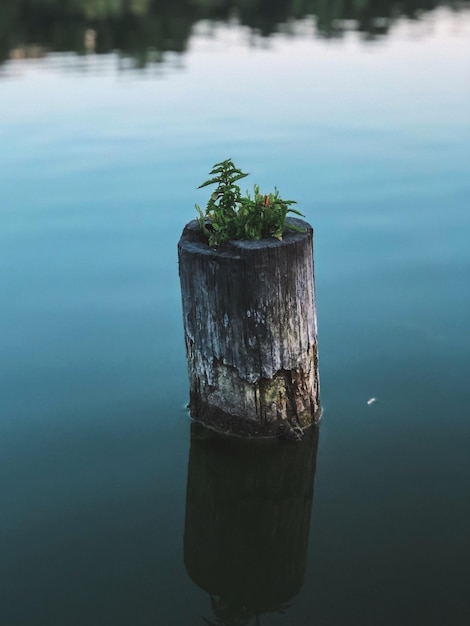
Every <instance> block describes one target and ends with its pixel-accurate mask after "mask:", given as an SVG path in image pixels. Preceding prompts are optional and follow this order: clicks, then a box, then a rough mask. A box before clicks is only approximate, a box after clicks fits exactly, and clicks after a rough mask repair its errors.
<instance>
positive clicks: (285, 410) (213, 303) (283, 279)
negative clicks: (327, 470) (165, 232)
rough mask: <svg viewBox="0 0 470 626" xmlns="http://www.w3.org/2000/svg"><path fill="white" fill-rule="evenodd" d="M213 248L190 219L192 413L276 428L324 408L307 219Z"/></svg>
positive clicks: (185, 264)
mask: <svg viewBox="0 0 470 626" xmlns="http://www.w3.org/2000/svg"><path fill="white" fill-rule="evenodd" d="M289 221H291V222H293V223H295V224H297V225H300V226H302V227H303V228H304V229H305V232H303V233H298V232H295V231H292V230H287V231H286V232H285V234H284V238H283V240H282V241H277V240H276V239H263V240H261V241H232V242H229V243H227V244H226V245H224V246H221V247H220V248H218V249H216V250H214V249H211V248H209V246H208V245H207V244H206V243H205V241H204V239H203V237H202V235H201V231H200V229H199V225H198V223H197V221H196V220H194V221H192V222H190V223H189V224H188V225H187V226H186V227H185V229H184V231H183V234H182V236H181V239H180V241H179V244H178V257H179V271H180V280H181V292H182V304H183V319H184V331H185V341H186V351H187V358H188V372H189V380H190V411H191V415H192V417H193V418H194V419H196V420H198V421H201V422H203V423H205V424H206V425H208V426H210V427H212V428H215V429H216V430H220V431H223V432H230V433H233V434H239V435H253V436H275V435H277V434H279V433H280V432H285V431H286V430H287V431H289V429H293V428H298V427H300V428H305V427H306V426H309V425H310V424H312V423H314V422H316V421H318V419H319V415H320V401H319V376H318V349H317V327H316V312H315V290H314V272H313V229H312V228H311V226H310V225H309V224H307V223H306V222H304V221H302V220H294V219H292V220H289Z"/></svg>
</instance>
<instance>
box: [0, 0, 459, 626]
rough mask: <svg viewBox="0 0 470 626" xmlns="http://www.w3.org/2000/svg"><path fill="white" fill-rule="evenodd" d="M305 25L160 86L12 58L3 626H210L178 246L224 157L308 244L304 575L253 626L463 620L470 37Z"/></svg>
mask: <svg viewBox="0 0 470 626" xmlns="http://www.w3.org/2000/svg"><path fill="white" fill-rule="evenodd" d="M34 4H37V3H34ZM20 5H21V3H2V4H1V7H2V10H5V7H9V10H10V11H13V8H14V10H15V11H16V10H17V7H19V6H20ZM31 6H32V5H31ZM64 6H65V5H64ZM68 6H71V3H68ZM129 6H130V4H129ZM135 6H137V4H136V5H135ZM364 6H365V5H364ZM387 6H388V4H387ZM15 7H16V8H15ZM31 10H33V9H31ZM51 20H52V18H51ZM48 23H49V24H53V23H54V22H53V20H52V21H50V22H48ZM4 24H5V22H4V21H2V28H3V26H4ZM297 26H298V30H297V31H296V35H295V36H287V35H286V34H285V33H280V32H278V33H276V34H274V35H272V36H271V37H269V38H266V39H265V40H264V44H263V45H257V46H250V45H247V43H248V44H249V43H250V39H249V37H247V31H246V29H245V28H243V27H240V26H238V25H236V24H224V23H222V22H219V23H217V24H215V25H213V28H212V30H211V31H210V32H211V37H209V36H208V34H209V31H208V29H207V23H206V22H205V23H199V26H198V27H197V28H196V29H195V31H194V32H193V34H192V35H191V37H190V39H189V40H188V42H189V43H188V47H187V52H186V53H185V54H184V55H183V60H182V61H181V63H180V64H179V65H178V67H173V65H172V64H166V65H165V67H164V68H162V70H161V71H160V72H159V73H155V72H154V71H153V69H152V67H151V64H150V65H149V66H148V67H147V69H146V70H145V71H133V70H132V69H131V70H130V71H128V72H122V71H121V64H122V55H121V54H119V53H118V52H108V53H104V51H103V54H101V55H98V54H93V53H90V54H88V55H86V56H83V57H80V63H81V65H80V64H77V63H78V62H77V57H76V56H75V55H74V54H73V53H72V52H71V50H75V48H74V47H72V48H69V47H68V44H67V45H64V49H66V50H67V52H60V51H57V50H59V48H58V47H55V46H54V45H51V46H50V52H49V53H48V54H47V55H46V56H44V57H43V58H35V59H28V58H18V57H20V56H21V54H18V55H16V58H12V57H15V55H14V54H13V55H10V52H11V51H12V50H19V49H20V48H19V47H18V46H19V44H20V43H21V44H22V45H26V44H28V43H30V44H33V43H35V44H37V45H39V44H41V41H40V40H39V38H37V37H36V35H34V36H31V37H30V38H29V37H27V36H26V34H24V35H22V36H21V37H19V36H18V37H17V38H16V40H15V41H13V43H9V44H8V45H7V46H6V47H5V46H3V44H2V46H3V47H2V50H7V51H8V52H7V53H5V54H4V58H8V60H7V61H5V63H4V64H3V65H2V69H1V71H2V78H1V79H0V145H1V148H0V188H1V190H2V200H1V203H0V219H1V229H0V297H1V303H2V306H1V307H0V354H1V359H0V493H1V496H2V498H1V513H2V514H1V516H0V550H1V554H2V559H0V588H1V592H0V623H2V624H5V625H8V626H11V625H14V626H38V625H40V626H42V625H44V626H51V625H55V624H67V626H69V625H71V626H74V625H77V626H85V625H87V626H90V625H92V626H95V625H96V626H102V625H104V624H113V626H120V625H123V626H124V625H126V626H129V625H130V624H132V625H135V626H147V625H149V624H159V625H160V624H163V625H165V626H166V625H174V626H181V625H183V626H184V625H190V624H191V625H192V624H198V623H201V624H202V623H204V622H203V617H205V618H206V619H209V620H211V621H215V620H216V616H215V615H214V614H213V612H212V610H211V604H210V599H209V597H208V594H207V592H206V591H204V590H203V589H201V588H200V587H199V586H198V585H197V584H194V583H193V582H192V581H191V579H190V578H189V576H188V574H187V571H186V567H185V563H184V541H183V537H184V532H185V519H186V515H187V514H188V511H187V509H186V493H187V479H188V461H189V454H190V435H189V431H190V424H189V421H188V416H187V413H186V410H185V408H184V407H185V404H186V402H187V395H188V382H187V377H186V363H185V356H184V343H183V330H182V323H181V305H180V294H179V282H178V274H177V257H176V243H177V241H178V239H179V236H180V233H181V229H182V227H183V226H184V224H185V223H186V222H187V221H189V220H190V219H192V218H193V217H194V216H195V211H194V203H195V202H199V203H201V202H203V201H204V198H205V195H204V193H203V191H201V192H199V191H197V190H196V187H197V185H198V184H199V182H200V180H202V179H203V177H204V176H205V173H206V172H207V170H208V168H209V167H210V166H211V165H212V163H214V162H216V161H218V160H221V159H222V158H226V157H232V158H233V160H234V161H235V162H236V163H237V164H239V166H240V167H242V168H243V169H244V170H246V171H249V172H250V171H251V172H256V174H257V176H256V180H253V182H257V183H259V184H260V186H261V188H262V189H263V188H272V187H273V186H274V185H277V186H278V187H279V189H280V192H281V194H283V195H285V196H286V197H289V198H290V197H292V198H294V199H297V201H298V203H299V208H300V210H302V212H303V213H305V215H306V218H307V219H308V220H309V221H310V222H311V223H312V224H313V225H314V227H315V267H316V287H317V300H318V302H317V306H318V324H319V345H320V363H321V381H322V404H323V406H324V409H325V412H324V418H323V421H322V424H321V433H320V440H319V446H318V455H317V470H316V475H315V498H314V503H313V507H312V515H311V519H310V522H309V533H308V537H309V540H308V549H307V553H306V567H305V572H304V574H303V584H302V586H301V588H300V589H299V591H298V592H297V595H295V597H293V598H291V599H290V600H289V604H290V605H291V606H290V607H289V609H288V611H286V612H285V614H282V613H278V612H270V613H263V614H262V615H261V617H260V623H261V624H263V626H267V625H269V626H276V625H278V624H283V625H284V626H287V625H289V626H290V625H291V624H296V625H297V624H299V625H302V624H322V625H326V626H338V625H339V626H342V625H344V626H351V625H355V624H357V625H361V626H364V625H365V626H375V625H376V624H381V625H383V626H396V624H400V626H412V625H413V626H414V625H415V624H418V623H426V624H428V625H431V626H441V625H442V624H452V625H454V624H455V625H460V624H466V623H467V622H468V619H469V617H470V609H469V605H468V599H467V597H468V593H467V587H468V585H467V573H466V572H467V563H466V561H467V554H468V549H469V535H468V528H467V527H468V523H467V520H468V518H469V513H470V510H469V509H470V501H469V498H468V493H469V488H470V464H469V463H470V462H469V455H468V440H469V436H470V423H469V421H468V406H469V404H470V391H469V387H468V378H469V375H470V366H469V362H470V360H469V355H470V339H469V334H468V320H469V319H470V290H469V286H468V276H469V270H470V248H469V246H468V235H467V233H468V231H469V226H470V223H469V222H470V214H469V211H468V207H469V199H470V177H469V175H468V163H470V113H469V111H470V106H469V104H470V92H469V86H468V63H467V62H466V59H468V58H470V54H469V53H470V49H469V48H470V46H469V41H470V38H469V37H468V34H469V33H470V15H469V13H468V11H465V10H461V11H459V12H453V11H450V10H448V9H445V8H440V9H437V10H435V11H432V12H430V13H429V14H426V15H423V16H422V17H421V18H420V19H419V20H416V21H410V20H409V19H404V18H397V19H396V22H395V24H394V27H393V28H392V29H391V30H390V32H389V34H388V36H387V37H382V38H380V39H379V40H377V41H376V42H374V43H370V42H368V43H364V42H363V41H362V38H361V34H360V33H355V32H347V33H345V35H344V37H343V38H342V39H341V40H334V41H331V40H328V41H326V40H325V39H324V38H323V37H318V36H315V33H316V31H315V30H312V28H311V21H310V20H309V19H307V20H306V21H301V22H299V24H298V25H297ZM198 29H199V30H198ZM7 31H8V33H9V36H13V34H15V33H17V32H18V31H17V30H15V29H11V30H10V29H7ZM2 32H5V30H3V31H2ZM38 32H39V31H38ZM57 32H58V33H59V34H60V33H61V32H65V31H62V27H61V28H59V29H58V31H57ZM114 32H115V31H114V30H113V33H114ZM64 36H65V34H64ZM116 36H117V35H116ZM15 37H16V34H15ZM2 41H5V39H2ZM81 41H82V40H81ZM17 44H18V45H17ZM54 50H55V52H54ZM128 53H129V51H127V52H126V51H125V52H123V54H128ZM23 56H27V55H26V54H25V55H23ZM70 69H72V70H73V71H70ZM77 70H79V71H77ZM82 70H83V71H82ZM372 397H375V398H377V401H376V402H374V403H372V404H370V405H369V404H367V401H368V400H369V399H370V398H372ZM229 486H230V485H229ZM229 486H228V487H229ZM273 528H276V525H275V524H274V522H273ZM253 619H254V618H253ZM253 619H252V623H253Z"/></svg>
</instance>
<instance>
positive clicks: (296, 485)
mask: <svg viewBox="0 0 470 626" xmlns="http://www.w3.org/2000/svg"><path fill="white" fill-rule="evenodd" d="M317 443H318V429H317V428H311V429H309V430H307V431H306V434H305V436H304V438H303V440H302V441H301V442H300V443H298V444H290V443H286V442H279V441H272V440H270V441H256V442H255V441H245V440H241V439H240V440H239V439H235V438H223V437H220V436H217V435H214V434H212V433H210V432H209V431H207V430H205V429H204V428H203V427H202V426H200V425H199V424H193V425H192V426H191V449H190V454H189V466H188V484H187V495H186V525H185V534H184V560H185V565H186V569H187V572H188V574H189V576H190V578H191V579H192V580H193V581H194V582H195V583H196V584H197V585H198V586H199V587H201V589H203V590H204V591H206V592H207V593H208V594H210V597H211V604H212V608H213V611H214V615H215V621H210V620H207V619H205V621H206V622H207V624H210V625H211V626H213V625H217V626H222V625H223V626H229V625H230V626H232V625H233V626H235V625H239V626H241V625H242V624H248V623H249V622H250V621H251V620H252V619H254V620H255V623H259V617H260V615H261V614H262V613H266V612H272V611H277V612H284V611H285V610H286V609H287V608H288V606H289V605H288V602H289V600H291V599H292V598H293V597H294V596H295V595H296V594H297V593H298V592H299V591H300V588H301V587H302V584H303V579H304V573H305V565H306V559H307V547H308V535H309V528H310V511H311V507H312V498H313V481H314V474H315V461H316V450H317Z"/></svg>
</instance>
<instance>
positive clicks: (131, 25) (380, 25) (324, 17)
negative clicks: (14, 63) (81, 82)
mask: <svg viewBox="0 0 470 626" xmlns="http://www.w3.org/2000/svg"><path fill="white" fill-rule="evenodd" d="M439 6H450V7H451V8H452V9H454V10H459V9H462V8H469V7H470V2H469V1H468V0H465V1H454V2H440V1H436V0H402V1H401V2H398V1H396V0H395V1H392V0H344V1H343V2H331V0H107V1H106V2H103V1H102V0H68V1H67V2H64V1H63V0H36V1H35V2H31V0H2V1H1V2H0V63H1V62H2V61H5V60H7V59H9V58H15V57H18V56H36V55H38V54H42V53H47V52H70V51H74V52H76V53H77V54H86V53H87V51H88V52H89V51H90V46H89V43H90V37H92V38H93V39H94V41H95V42H96V46H93V51H94V52H96V53H107V52H112V51H116V50H117V51H119V52H121V53H122V54H123V55H125V56H127V57H129V58H132V59H133V61H134V67H145V66H146V65H147V64H148V63H154V62H156V63H158V62H161V61H162V60H163V59H164V57H163V55H164V53H165V52H175V53H178V54H182V53H184V52H185V50H186V49H187V45H188V41H189V39H190V37H191V34H192V32H193V27H194V25H195V24H196V23H197V22H199V21H200V20H209V21H212V22H228V21H229V20H233V19H234V18H235V19H236V20H237V21H238V23H240V24H242V25H243V26H247V27H249V28H250V29H251V31H252V32H253V33H254V34H255V35H258V36H261V37H267V36H270V35H272V34H273V33H276V32H279V31H280V30H284V31H287V32H292V28H290V25H292V24H293V23H295V21H296V20H301V19H304V18H306V17H311V18H313V20H314V22H315V25H316V32H317V34H318V35H320V36H324V37H341V36H342V35H343V34H344V33H345V32H347V31H349V30H357V31H359V32H360V33H362V34H363V36H364V38H365V39H371V38H375V37H379V36H384V35H386V34H387V33H388V31H389V30H390V28H391V27H392V26H393V24H394V23H395V22H396V21H397V20H398V19H399V18H400V17H402V16H405V17H408V18H411V19H419V18H420V17H422V16H423V15H424V14H426V13H427V12H429V11H432V10H434V9H436V8H437V7H439ZM87 33H88V34H87ZM87 42H88V43H87Z"/></svg>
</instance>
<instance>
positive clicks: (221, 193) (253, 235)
mask: <svg viewBox="0 0 470 626" xmlns="http://www.w3.org/2000/svg"><path fill="white" fill-rule="evenodd" d="M210 176H211V178H209V180H206V181H205V182H204V183H202V185H199V187H198V189H201V188H202V187H207V186H208V185H217V187H216V189H215V191H214V192H213V193H212V194H211V196H210V198H209V201H208V202H207V206H206V209H205V211H203V210H202V209H201V207H200V206H199V205H198V204H196V210H197V211H198V213H199V224H200V227H201V230H202V232H203V233H204V234H205V235H206V237H207V239H208V242H209V245H210V246H212V247H216V246H219V245H221V244H223V243H224V242H225V241H228V240H229V239H263V238H265V237H276V238H277V239H282V235H283V233H284V231H285V229H286V228H290V229H292V230H297V231H300V232H303V229H302V228H299V227H298V226H295V225H294V224H288V223H287V222H286V217H287V214H288V213H295V214H296V215H300V216H302V217H303V215H302V213H300V212H299V211H297V210H296V209H292V208H291V205H292V204H295V201H294V200H283V199H282V198H281V197H280V195H279V191H278V190H277V189H276V188H274V193H269V194H261V193H260V191H259V187H258V185H254V194H253V197H251V196H250V194H249V192H246V195H244V196H242V194H241V191H240V187H239V186H238V185H237V184H236V183H237V182H238V181H239V180H241V179H242V178H245V177H246V176H248V174H245V173H244V172H242V170H240V169H238V168H237V167H235V165H234V164H233V162H232V160H231V159H226V160H225V161H221V162H220V163H216V164H215V165H214V167H213V168H212V170H211V172H210Z"/></svg>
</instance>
